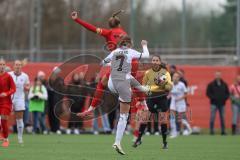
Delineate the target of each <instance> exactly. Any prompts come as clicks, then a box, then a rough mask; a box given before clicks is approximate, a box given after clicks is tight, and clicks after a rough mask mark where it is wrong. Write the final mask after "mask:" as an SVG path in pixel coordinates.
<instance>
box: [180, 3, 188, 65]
mask: <svg viewBox="0 0 240 160" xmlns="http://www.w3.org/2000/svg"><path fill="white" fill-rule="evenodd" d="M181 24H182V27H181V54H182V59H183V62H184V59H185V57H184V56H185V55H186V52H187V51H186V0H182V19H181Z"/></svg>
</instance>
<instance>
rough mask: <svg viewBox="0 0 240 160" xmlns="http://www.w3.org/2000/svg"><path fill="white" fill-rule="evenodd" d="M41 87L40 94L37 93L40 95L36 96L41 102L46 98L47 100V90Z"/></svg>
mask: <svg viewBox="0 0 240 160" xmlns="http://www.w3.org/2000/svg"><path fill="white" fill-rule="evenodd" d="M41 87H42V93H40V92H39V93H40V94H38V96H39V98H40V99H42V100H47V98H48V94H47V89H46V87H45V86H43V85H42V86H41Z"/></svg>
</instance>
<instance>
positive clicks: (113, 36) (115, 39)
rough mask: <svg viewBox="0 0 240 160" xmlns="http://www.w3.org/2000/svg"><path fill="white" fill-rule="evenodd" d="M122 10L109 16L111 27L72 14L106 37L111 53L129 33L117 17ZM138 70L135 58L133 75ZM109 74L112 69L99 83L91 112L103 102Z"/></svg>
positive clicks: (75, 13)
mask: <svg viewBox="0 0 240 160" xmlns="http://www.w3.org/2000/svg"><path fill="white" fill-rule="evenodd" d="M121 12H123V11H122V10H120V11H118V12H116V13H114V14H113V15H112V17H110V18H109V20H108V24H109V27H110V29H105V28H99V27H96V26H94V25H92V24H90V23H87V22H86V21H83V20H82V19H80V18H79V17H78V13H77V12H76V11H74V12H72V14H71V16H72V19H73V20H74V21H75V22H77V23H78V24H80V25H81V26H83V27H84V28H86V29H87V30H89V31H92V32H94V33H96V34H99V35H100V36H102V37H104V38H105V39H106V46H107V49H108V51H109V53H110V52H111V51H113V50H115V49H116V48H117V45H118V43H119V41H120V40H121V38H122V37H123V36H126V35H127V33H126V32H125V31H124V29H123V28H122V27H121V25H120V19H119V18H118V17H117V15H118V14H120V13H121ZM137 70H138V60H136V59H134V60H133V62H132V75H133V77H136V74H137ZM109 76H110V70H109V71H108V73H107V74H105V75H104V76H103V77H102V80H101V81H100V82H99V83H98V84H97V88H96V91H95V93H94V98H93V100H92V102H91V105H90V107H89V109H88V111H90V112H91V111H92V110H93V109H94V108H96V107H97V106H98V105H99V104H100V103H101V99H102V96H103V92H104V88H106V87H107V82H108V79H109ZM136 94H137V96H138V97H140V98H139V100H140V101H143V100H144V98H143V97H144V94H142V93H141V92H138V91H136ZM139 104H142V103H139ZM143 104H144V103H143ZM86 114H88V113H87V112H86ZM78 115H79V116H82V115H83V114H78Z"/></svg>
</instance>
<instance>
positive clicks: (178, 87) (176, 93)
mask: <svg viewBox="0 0 240 160" xmlns="http://www.w3.org/2000/svg"><path fill="white" fill-rule="evenodd" d="M170 93H171V106H170V107H186V100H185V99H181V100H179V101H176V100H177V99H179V98H181V97H183V96H184V95H185V94H186V93H187V88H186V86H185V84H184V83H183V82H178V83H177V84H173V88H172V90H171V92H170Z"/></svg>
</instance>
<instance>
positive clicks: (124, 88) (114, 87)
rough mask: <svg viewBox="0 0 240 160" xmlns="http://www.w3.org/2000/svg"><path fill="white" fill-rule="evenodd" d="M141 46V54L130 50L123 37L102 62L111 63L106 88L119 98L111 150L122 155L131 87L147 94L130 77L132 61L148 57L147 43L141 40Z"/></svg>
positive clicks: (130, 43)
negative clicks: (122, 142) (116, 122)
mask: <svg viewBox="0 0 240 160" xmlns="http://www.w3.org/2000/svg"><path fill="white" fill-rule="evenodd" d="M141 44H142V47H143V53H139V52H138V51H136V50H133V49H131V47H132V42H131V38H130V37H128V36H124V37H123V38H122V39H121V41H120V43H119V48H117V49H116V50H114V51H112V52H111V54H110V55H109V56H108V57H106V58H105V59H104V60H103V63H109V62H110V61H111V74H110V79H109V81H108V88H109V89H110V91H111V92H113V93H115V94H117V95H118V96H119V101H120V116H119V120H118V124H117V132H116V138H115V143H114V144H113V148H114V149H115V150H116V151H117V152H118V153H119V154H122V155H125V153H124V151H123V150H122V147H121V140H122V137H123V134H124V131H125V128H126V125H127V120H128V115H129V110H130V103H131V99H132V91H131V87H134V88H137V89H138V90H139V91H141V92H145V93H148V92H149V88H148V87H145V86H142V85H141V84H140V83H139V82H138V81H137V80H136V79H135V78H134V77H133V76H132V75H131V67H132V64H131V62H132V59H134V58H138V59H140V58H148V57H149V52H148V48H147V41H145V40H143V41H142V43H141Z"/></svg>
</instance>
